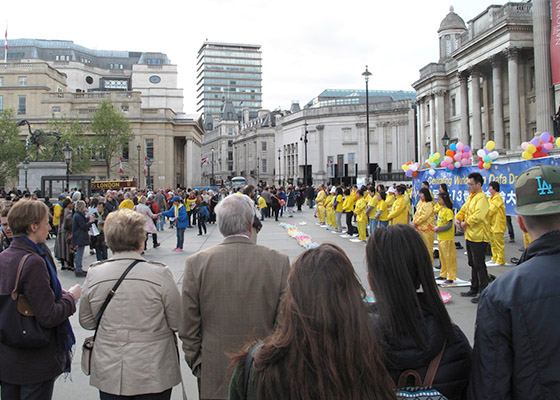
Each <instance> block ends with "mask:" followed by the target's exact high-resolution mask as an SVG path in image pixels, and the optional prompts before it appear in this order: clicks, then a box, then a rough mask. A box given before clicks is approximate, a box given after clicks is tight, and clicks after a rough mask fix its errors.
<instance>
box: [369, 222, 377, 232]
mask: <svg viewBox="0 0 560 400" xmlns="http://www.w3.org/2000/svg"><path fill="white" fill-rule="evenodd" d="M375 228H377V220H376V219H373V218H370V219H369V234H370V235H373V231H375Z"/></svg>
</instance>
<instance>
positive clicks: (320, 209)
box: [317, 205, 326, 225]
mask: <svg viewBox="0 0 560 400" xmlns="http://www.w3.org/2000/svg"><path fill="white" fill-rule="evenodd" d="M325 211H326V210H325V206H319V205H318V206H317V218H319V222H320V223H321V225H323V224H324V223H325Z"/></svg>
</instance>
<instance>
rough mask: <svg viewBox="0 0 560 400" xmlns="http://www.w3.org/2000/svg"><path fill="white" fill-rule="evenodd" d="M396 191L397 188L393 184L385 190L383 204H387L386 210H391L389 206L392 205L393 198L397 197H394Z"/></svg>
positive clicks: (393, 202)
mask: <svg viewBox="0 0 560 400" xmlns="http://www.w3.org/2000/svg"><path fill="white" fill-rule="evenodd" d="M396 193H397V190H396V189H395V188H394V187H393V186H391V187H390V188H389V189H388V190H387V196H386V198H385V204H387V211H391V207H393V204H395V200H396V199H397V198H396V197H395V194H396Z"/></svg>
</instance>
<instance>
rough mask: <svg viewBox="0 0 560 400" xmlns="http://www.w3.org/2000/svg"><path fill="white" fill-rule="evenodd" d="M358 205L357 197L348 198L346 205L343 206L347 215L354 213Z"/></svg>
mask: <svg viewBox="0 0 560 400" xmlns="http://www.w3.org/2000/svg"><path fill="white" fill-rule="evenodd" d="M355 205H356V197H355V196H352V195H350V196H346V198H345V199H344V203H343V204H342V210H343V211H344V212H346V213H349V212H352V211H354V206H355Z"/></svg>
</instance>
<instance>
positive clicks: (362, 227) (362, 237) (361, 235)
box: [357, 222, 367, 240]
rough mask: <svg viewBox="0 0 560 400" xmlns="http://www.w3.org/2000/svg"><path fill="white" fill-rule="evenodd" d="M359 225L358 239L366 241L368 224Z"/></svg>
mask: <svg viewBox="0 0 560 400" xmlns="http://www.w3.org/2000/svg"><path fill="white" fill-rule="evenodd" d="M357 224H358V237H359V238H360V240H366V237H367V236H366V225H367V222H357Z"/></svg>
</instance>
